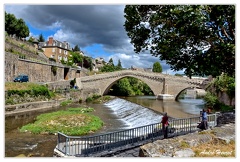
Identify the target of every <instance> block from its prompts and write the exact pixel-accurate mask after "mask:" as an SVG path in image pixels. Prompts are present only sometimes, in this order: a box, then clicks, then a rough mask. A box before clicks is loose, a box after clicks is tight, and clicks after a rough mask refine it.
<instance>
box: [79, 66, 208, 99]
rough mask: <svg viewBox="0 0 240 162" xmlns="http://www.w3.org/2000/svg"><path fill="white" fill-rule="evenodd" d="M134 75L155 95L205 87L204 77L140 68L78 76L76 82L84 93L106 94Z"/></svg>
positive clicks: (175, 93)
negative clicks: (122, 80) (121, 80)
mask: <svg viewBox="0 0 240 162" xmlns="http://www.w3.org/2000/svg"><path fill="white" fill-rule="evenodd" d="M124 77H133V78H137V79H140V80H141V81H143V82H144V83H146V84H147V85H148V86H149V87H150V89H151V90H152V91H153V93H154V95H159V94H170V95H174V97H175V98H176V96H177V95H178V94H179V93H180V92H181V91H182V90H184V89H186V88H189V87H200V88H201V87H204V86H205V85H204V80H205V79H204V78H197V79H195V78H193V79H190V78H187V77H179V76H173V75H167V74H162V73H154V72H146V71H138V70H122V71H116V72H109V73H103V74H97V75H91V76H85V77H80V78H76V84H77V86H78V87H79V88H80V90H81V91H82V94H85V95H86V94H90V91H91V92H92V93H97V94H99V95H104V94H106V93H107V92H108V91H109V89H110V88H111V87H112V85H113V84H114V83H115V82H116V81H118V80H120V79H122V78H124Z"/></svg>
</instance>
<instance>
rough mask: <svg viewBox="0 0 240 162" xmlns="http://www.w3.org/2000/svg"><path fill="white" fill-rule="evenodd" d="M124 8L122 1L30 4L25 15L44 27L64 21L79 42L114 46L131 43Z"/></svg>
mask: <svg viewBox="0 0 240 162" xmlns="http://www.w3.org/2000/svg"><path fill="white" fill-rule="evenodd" d="M123 10H124V6H120V5H30V6H28V7H27V8H26V9H25V12H23V13H22V14H21V16H22V17H24V18H25V19H26V21H28V22H31V24H32V25H33V26H35V27H37V28H42V29H44V28H46V26H47V27H50V26H53V25H54V24H55V23H60V25H61V28H62V29H63V31H64V30H66V31H69V32H71V33H74V35H75V36H76V37H79V39H78V42H77V41H75V42H72V43H73V44H75V45H76V44H78V45H80V46H82V47H84V46H87V45H90V44H93V43H98V44H103V45H104V46H105V48H108V49H114V48H115V47H118V48H121V47H124V46H126V45H127V43H128V42H127V39H128V38H127V35H126V32H125V30H124V27H123V24H124V21H125V19H124V17H123V13H124V12H123ZM75 40H76V39H75Z"/></svg>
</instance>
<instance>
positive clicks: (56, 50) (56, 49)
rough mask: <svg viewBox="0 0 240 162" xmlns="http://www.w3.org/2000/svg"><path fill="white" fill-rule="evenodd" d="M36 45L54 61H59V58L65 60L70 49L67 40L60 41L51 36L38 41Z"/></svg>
mask: <svg viewBox="0 0 240 162" xmlns="http://www.w3.org/2000/svg"><path fill="white" fill-rule="evenodd" d="M38 47H39V49H42V50H43V51H44V54H45V55H46V56H47V57H48V58H53V59H55V60H56V62H61V60H64V61H67V60H68V56H69V55H70V53H69V52H70V51H71V48H70V44H69V43H68V42H66V41H64V42H60V41H58V40H55V39H53V37H49V38H48V41H46V42H39V44H38Z"/></svg>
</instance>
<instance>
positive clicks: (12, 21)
mask: <svg viewBox="0 0 240 162" xmlns="http://www.w3.org/2000/svg"><path fill="white" fill-rule="evenodd" d="M16 25H17V18H16V17H15V16H14V15H13V14H8V13H6V12H5V31H6V32H7V33H8V34H10V35H13V34H15V33H16V28H15V27H16Z"/></svg>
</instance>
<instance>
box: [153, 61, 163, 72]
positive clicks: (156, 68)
mask: <svg viewBox="0 0 240 162" xmlns="http://www.w3.org/2000/svg"><path fill="white" fill-rule="evenodd" d="M152 71H153V72H156V73H161V72H162V66H161V64H160V63H159V62H155V63H154V64H153V70H152Z"/></svg>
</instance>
